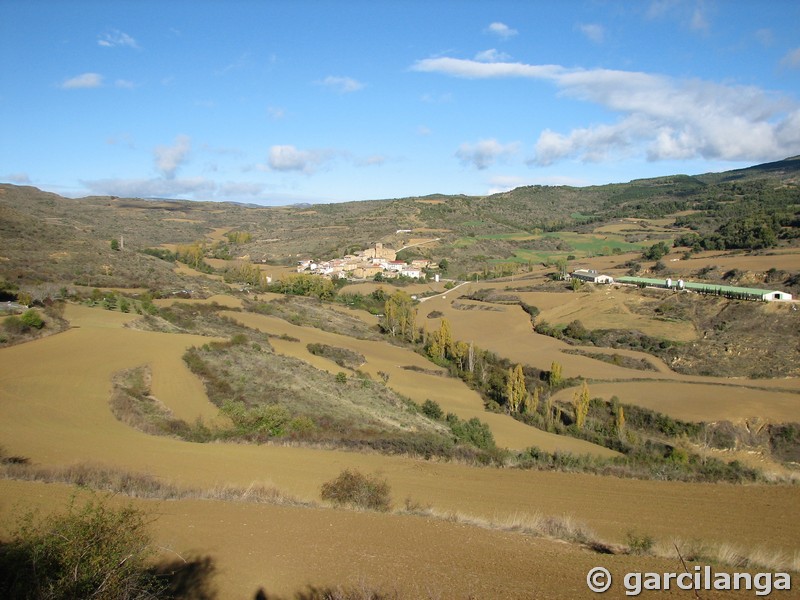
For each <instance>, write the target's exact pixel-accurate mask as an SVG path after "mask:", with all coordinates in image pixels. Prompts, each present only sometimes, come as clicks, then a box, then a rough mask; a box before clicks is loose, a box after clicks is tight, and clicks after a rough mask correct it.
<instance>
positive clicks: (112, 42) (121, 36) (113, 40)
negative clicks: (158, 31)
mask: <svg viewBox="0 0 800 600" xmlns="http://www.w3.org/2000/svg"><path fill="white" fill-rule="evenodd" d="M97 43H98V45H100V46H104V47H106V48H113V47H115V46H127V47H128V48H136V49H138V48H139V44H138V43H136V40H135V39H133V38H132V37H131V36H129V35H128V34H127V33H125V32H123V31H119V30H118V29H112V30H111V31H110V32H108V33H104V34H103V35H101V36H99V38H98V40H97Z"/></svg>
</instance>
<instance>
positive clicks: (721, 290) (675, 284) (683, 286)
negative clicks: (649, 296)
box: [617, 277, 792, 302]
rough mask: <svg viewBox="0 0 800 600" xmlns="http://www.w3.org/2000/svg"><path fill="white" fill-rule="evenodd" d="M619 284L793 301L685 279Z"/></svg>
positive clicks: (632, 279)
mask: <svg viewBox="0 0 800 600" xmlns="http://www.w3.org/2000/svg"><path fill="white" fill-rule="evenodd" d="M617 283H626V284H629V285H638V286H640V287H655V288H664V289H675V290H689V291H692V292H697V293H698V294H709V295H712V296H724V297H725V298H734V299H739V300H761V301H763V302H774V301H776V300H791V299H792V295H791V294H788V293H786V292H781V291H777V290H762V289H760V288H746V287H737V286H733V285H719V284H716V283H694V282H691V281H684V280H683V279H678V280H673V279H652V278H647V277H619V278H617Z"/></svg>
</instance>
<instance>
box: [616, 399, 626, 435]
mask: <svg viewBox="0 0 800 600" xmlns="http://www.w3.org/2000/svg"><path fill="white" fill-rule="evenodd" d="M616 427H617V435H619V436H621V435H622V434H623V433H624V432H625V409H624V408H622V407H621V406H620V407H619V408H618V409H617V422H616Z"/></svg>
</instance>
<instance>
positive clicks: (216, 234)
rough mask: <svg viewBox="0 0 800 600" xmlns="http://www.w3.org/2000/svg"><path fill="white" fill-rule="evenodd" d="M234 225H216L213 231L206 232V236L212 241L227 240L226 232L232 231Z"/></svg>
mask: <svg viewBox="0 0 800 600" xmlns="http://www.w3.org/2000/svg"><path fill="white" fill-rule="evenodd" d="M232 229H233V227H215V228H214V229H213V230H212V231H211V233H208V234H206V237H207V238H208V239H210V240H211V241H212V242H223V241H225V239H226V238H225V234H226V233H228V232H229V231H231V230H232Z"/></svg>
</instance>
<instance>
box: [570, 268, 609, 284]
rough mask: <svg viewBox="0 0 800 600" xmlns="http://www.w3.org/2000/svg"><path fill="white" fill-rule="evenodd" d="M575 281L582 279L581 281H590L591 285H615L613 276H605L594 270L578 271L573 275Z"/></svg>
mask: <svg viewBox="0 0 800 600" xmlns="http://www.w3.org/2000/svg"><path fill="white" fill-rule="evenodd" d="M572 278H573V279H580V280H581V281H589V282H591V283H614V278H613V277H611V275H603V274H602V273H598V272H597V271H595V270H594V269H591V270H587V269H578V270H577V271H575V272H573V273H572Z"/></svg>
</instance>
